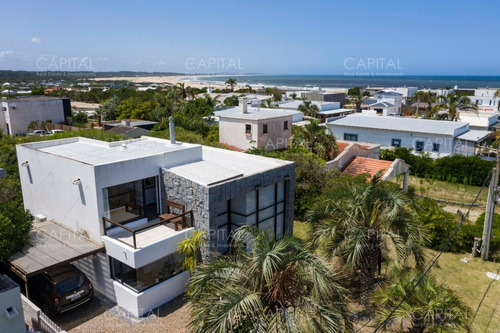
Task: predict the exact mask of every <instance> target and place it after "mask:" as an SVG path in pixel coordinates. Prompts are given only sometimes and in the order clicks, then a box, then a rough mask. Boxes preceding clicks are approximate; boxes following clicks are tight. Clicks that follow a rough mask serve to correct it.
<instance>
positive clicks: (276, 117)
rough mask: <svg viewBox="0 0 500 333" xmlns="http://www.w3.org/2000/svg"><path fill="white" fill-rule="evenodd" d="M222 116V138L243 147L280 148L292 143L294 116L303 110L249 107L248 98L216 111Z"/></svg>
mask: <svg viewBox="0 0 500 333" xmlns="http://www.w3.org/2000/svg"><path fill="white" fill-rule="evenodd" d="M215 116H216V117H218V119H219V142H221V143H224V144H227V145H230V146H232V147H236V148H238V149H241V150H247V149H250V148H254V147H256V148H259V147H263V148H265V149H266V150H277V149H284V148H286V147H288V143H289V140H290V137H291V136H292V123H293V119H294V117H296V119H300V120H302V112H300V111H293V110H283V109H279V108H278V109H267V108H259V107H257V108H254V107H249V106H248V104H247V102H246V99H245V98H240V99H239V106H238V107H235V108H231V109H226V110H223V111H218V112H215Z"/></svg>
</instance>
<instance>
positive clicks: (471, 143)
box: [326, 114, 493, 158]
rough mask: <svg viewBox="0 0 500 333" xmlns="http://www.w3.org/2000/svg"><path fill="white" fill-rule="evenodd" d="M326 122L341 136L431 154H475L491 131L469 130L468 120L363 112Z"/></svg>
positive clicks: (337, 136) (329, 127)
mask: <svg viewBox="0 0 500 333" xmlns="http://www.w3.org/2000/svg"><path fill="white" fill-rule="evenodd" d="M326 126H327V127H328V129H329V130H330V131H331V132H332V133H333V135H334V136H335V137H336V138H338V139H341V140H342V139H343V140H348V141H361V142H370V143H376V144H380V145H381V146H382V147H405V148H412V149H413V150H414V152H415V153H420V152H424V153H429V155H430V156H431V157H434V158H435V157H439V156H446V155H453V154H463V155H474V154H475V147H476V145H477V144H478V143H480V142H483V141H485V140H488V138H490V137H491V136H492V135H493V132H490V131H476V130H469V124H468V123H462V122H454V121H441V120H429V119H416V118H404V117H378V116H372V115H363V114H352V115H348V116H344V117H337V118H329V119H328V122H327V123H326Z"/></svg>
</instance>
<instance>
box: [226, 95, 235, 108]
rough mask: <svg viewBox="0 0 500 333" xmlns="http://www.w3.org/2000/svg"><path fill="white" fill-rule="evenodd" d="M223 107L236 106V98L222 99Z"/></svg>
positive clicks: (233, 96)
mask: <svg viewBox="0 0 500 333" xmlns="http://www.w3.org/2000/svg"><path fill="white" fill-rule="evenodd" d="M224 105H225V106H238V96H236V95H232V96H228V97H226V98H224Z"/></svg>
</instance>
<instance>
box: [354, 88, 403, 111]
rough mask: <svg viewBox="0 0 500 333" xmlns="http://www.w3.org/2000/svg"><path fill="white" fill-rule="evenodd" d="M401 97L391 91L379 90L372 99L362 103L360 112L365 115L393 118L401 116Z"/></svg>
mask: <svg viewBox="0 0 500 333" xmlns="http://www.w3.org/2000/svg"><path fill="white" fill-rule="evenodd" d="M402 100H403V95H402V94H400V93H398V92H396V91H393V90H381V91H378V92H376V93H375V94H374V95H373V97H372V98H368V99H366V100H364V101H363V105H362V108H363V110H362V111H361V112H362V113H363V114H367V115H377V116H395V115H401V104H402Z"/></svg>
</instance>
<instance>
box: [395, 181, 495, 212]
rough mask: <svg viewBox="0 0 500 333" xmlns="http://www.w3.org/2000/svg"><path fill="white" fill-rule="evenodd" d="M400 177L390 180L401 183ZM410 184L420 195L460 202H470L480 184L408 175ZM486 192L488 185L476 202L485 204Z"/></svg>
mask: <svg viewBox="0 0 500 333" xmlns="http://www.w3.org/2000/svg"><path fill="white" fill-rule="evenodd" d="M401 177H402V176H398V177H396V178H393V180H392V181H394V182H396V183H398V184H402V178H401ZM486 185H488V184H486ZM410 186H413V187H414V188H415V192H416V193H418V194H420V195H424V196H426V197H430V198H434V199H441V200H448V201H456V202H461V203H471V202H472V201H473V200H474V198H475V197H476V194H477V193H478V192H479V189H480V186H471V185H463V184H453V183H448V182H443V181H440V180H432V179H424V178H418V177H415V176H410ZM487 194H488V186H485V187H484V189H483V190H482V191H481V194H480V196H479V198H478V200H477V202H476V203H477V204H479V205H486V197H487Z"/></svg>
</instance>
